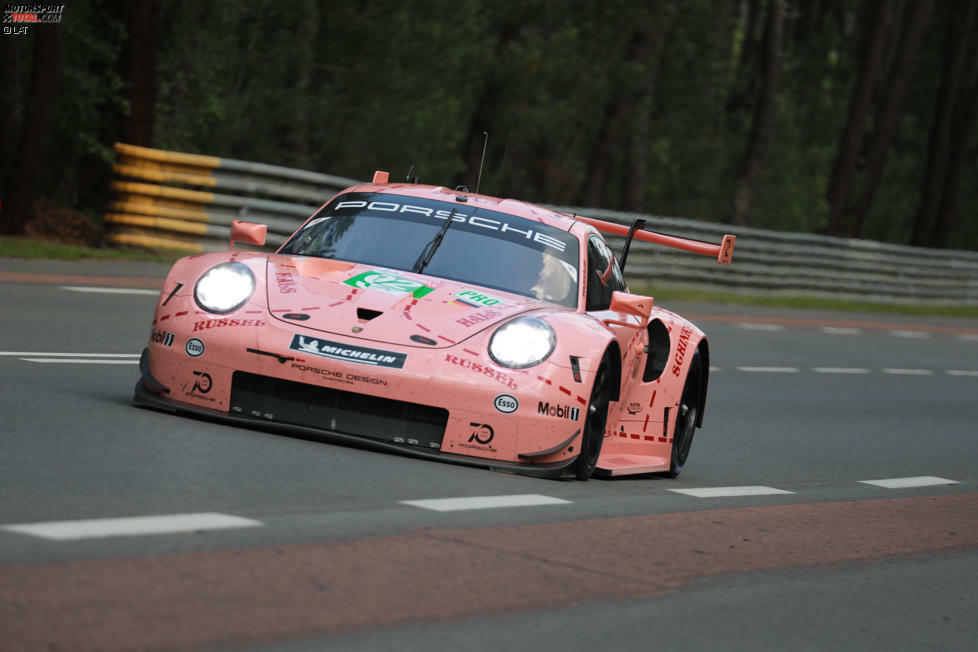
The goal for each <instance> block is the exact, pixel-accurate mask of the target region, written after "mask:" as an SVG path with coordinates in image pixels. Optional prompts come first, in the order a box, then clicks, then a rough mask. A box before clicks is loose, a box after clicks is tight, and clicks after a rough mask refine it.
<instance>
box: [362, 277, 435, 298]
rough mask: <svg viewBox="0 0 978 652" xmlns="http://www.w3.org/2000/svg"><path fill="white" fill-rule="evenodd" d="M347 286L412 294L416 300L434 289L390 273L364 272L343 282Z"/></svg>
mask: <svg viewBox="0 0 978 652" xmlns="http://www.w3.org/2000/svg"><path fill="white" fill-rule="evenodd" d="M343 283H345V284H346V285H351V286H353V287H355V288H371V289H374V290H381V291H383V292H388V293H390V294H410V295H411V296H412V297H414V298H415V299H420V298H421V297H423V296H424V295H426V294H428V293H429V292H431V291H432V290H434V288H430V287H428V286H427V285H425V284H424V283H420V282H418V281H413V280H411V279H409V278H403V277H401V276H397V275H396V274H392V273H389V272H363V273H362V274H357V275H356V276H351V277H350V278H348V279H346V280H345V281H343Z"/></svg>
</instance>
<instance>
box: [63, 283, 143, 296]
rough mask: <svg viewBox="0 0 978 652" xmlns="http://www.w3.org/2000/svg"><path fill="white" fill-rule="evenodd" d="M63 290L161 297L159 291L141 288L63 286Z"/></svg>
mask: <svg viewBox="0 0 978 652" xmlns="http://www.w3.org/2000/svg"><path fill="white" fill-rule="evenodd" d="M61 289H62V290H71V291H72V292H98V293H100V294H149V295H152V296H154V297H158V296H159V295H160V291H159V290H141V289H139V288H100V287H93V286H86V285H62V286H61Z"/></svg>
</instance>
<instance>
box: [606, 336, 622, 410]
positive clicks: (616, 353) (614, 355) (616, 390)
mask: <svg viewBox="0 0 978 652" xmlns="http://www.w3.org/2000/svg"><path fill="white" fill-rule="evenodd" d="M605 353H606V354H607V353H610V354H611V355H609V356H608V359H609V362H610V365H611V368H610V369H609V370H608V371H609V373H610V374H611V377H612V378H613V379H614V382H612V383H611V397H610V400H612V401H620V400H621V348H620V347H619V346H618V340H615V339H612V340H611V341H610V342H609V343H608V348H606V349H605Z"/></svg>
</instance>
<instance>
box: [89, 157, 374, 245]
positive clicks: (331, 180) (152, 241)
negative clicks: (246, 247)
mask: <svg viewBox="0 0 978 652" xmlns="http://www.w3.org/2000/svg"><path fill="white" fill-rule="evenodd" d="M115 151H116V154H117V155H118V159H119V162H118V163H117V164H116V165H115V166H113V172H114V173H115V177H116V178H115V179H114V180H113V181H112V192H113V198H114V199H113V201H112V203H111V204H110V205H109V212H107V213H106V215H105V222H106V225H107V226H108V231H107V234H106V238H107V240H108V241H109V242H111V243H113V244H121V245H137V246H143V247H157V248H168V249H184V250H188V251H214V250H219V249H225V248H227V243H228V241H229V238H230V234H231V221H232V220H235V219H242V220H249V221H252V222H261V223H263V224H267V225H268V238H267V243H268V245H270V246H275V247H278V246H279V245H281V244H283V243H284V242H285V240H286V238H288V236H289V235H291V234H292V232H293V231H295V229H296V228H297V227H298V226H299V224H301V223H302V222H303V221H304V220H305V219H306V218H307V217H309V216H310V215H311V214H312V212H313V211H314V210H316V208H318V207H319V206H321V205H322V204H323V203H324V202H325V201H326V200H327V199H329V198H330V197H331V196H333V195H334V194H336V193H337V192H338V191H340V190H342V189H343V188H346V187H348V186H352V185H353V184H355V183H360V182H359V181H357V180H356V179H345V178H342V177H334V176H330V175H328V174H319V173H316V172H307V171H305V170H293V169H291V168H284V167H279V166H276V165H266V164H264V163H251V162H249V161H238V160H235V159H226V158H217V157H215V156H201V155H199V154H184V153H181V152H167V151H162V150H158V149H149V148H147V147H137V146H135V145H126V144H124V143H116V144H115ZM266 197H268V198H266ZM269 198H271V199H269Z"/></svg>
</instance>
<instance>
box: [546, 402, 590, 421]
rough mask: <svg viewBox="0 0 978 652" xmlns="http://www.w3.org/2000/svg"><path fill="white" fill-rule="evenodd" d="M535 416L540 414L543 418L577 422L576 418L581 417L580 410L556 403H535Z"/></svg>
mask: <svg viewBox="0 0 978 652" xmlns="http://www.w3.org/2000/svg"><path fill="white" fill-rule="evenodd" d="M537 414H542V415H543V416H546V417H554V418H557V419H568V420H570V421H577V418H578V417H579V416H581V410H580V408H576V407H571V406H570V405H559V404H557V403H553V404H551V403H550V402H549V401H546V402H545V401H540V402H538V403H537Z"/></svg>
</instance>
